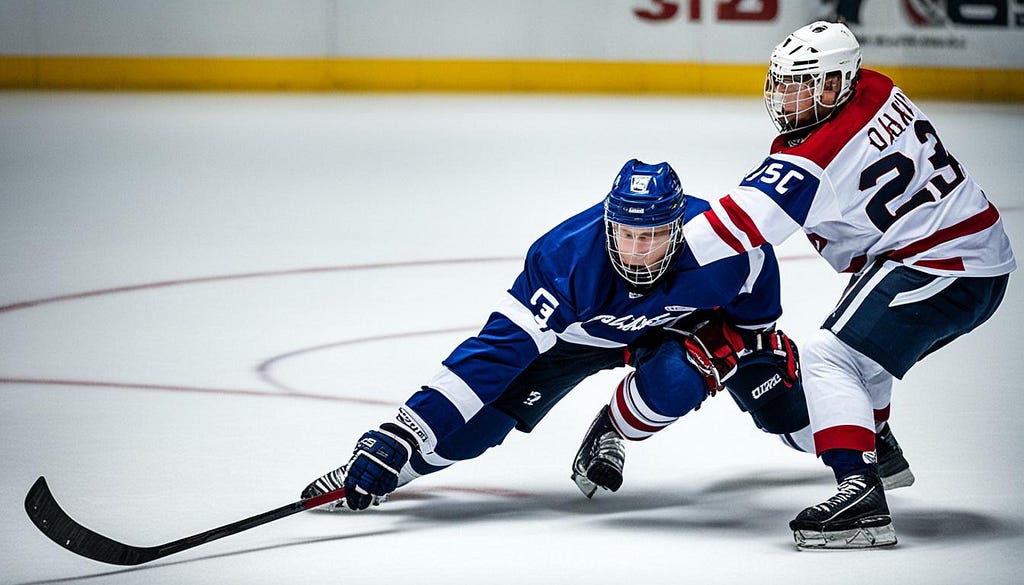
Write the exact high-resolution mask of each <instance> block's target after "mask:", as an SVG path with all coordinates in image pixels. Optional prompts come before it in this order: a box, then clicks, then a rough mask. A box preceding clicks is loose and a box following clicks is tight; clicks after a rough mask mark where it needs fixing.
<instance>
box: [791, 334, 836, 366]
mask: <svg viewBox="0 0 1024 585" xmlns="http://www.w3.org/2000/svg"><path fill="white" fill-rule="evenodd" d="M840 343H841V342H840V341H839V338H837V337H836V336H835V334H834V333H832V332H831V331H829V330H828V329H818V330H816V331H815V332H814V333H812V334H811V335H809V336H808V337H807V339H805V340H803V342H802V343H801V344H800V366H801V367H802V368H804V371H807V370H806V369H807V368H808V367H810V368H816V367H820V366H822V365H825V364H835V363H837V362H838V361H839V357H840V355H841V352H839V351H838V347H837V346H839V345H840Z"/></svg>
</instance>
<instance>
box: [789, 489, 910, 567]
mask: <svg viewBox="0 0 1024 585" xmlns="http://www.w3.org/2000/svg"><path fill="white" fill-rule="evenodd" d="M789 527H790V529H791V530H793V539H794V540H795V541H796V546H797V548H799V549H801V550H818V549H860V548H878V547H883V546H892V545H894V544H896V532H895V530H893V527H892V517H891V516H890V515H889V506H888V505H887V504H886V502H885V490H884V488H882V480H881V479H880V478H879V477H878V475H877V474H876V473H874V472H869V473H863V474H855V475H851V476H848V477H846V478H845V479H843V481H842V482H840V484H839V491H838V493H836V495H834V496H832V497H831V498H829V499H828V500H826V501H824V502H822V503H820V504H818V505H817V506H812V507H810V508H806V509H804V511H802V512H800V513H799V514H797V516H796V518H794V519H793V520H792V521H791V522H790V523H789Z"/></svg>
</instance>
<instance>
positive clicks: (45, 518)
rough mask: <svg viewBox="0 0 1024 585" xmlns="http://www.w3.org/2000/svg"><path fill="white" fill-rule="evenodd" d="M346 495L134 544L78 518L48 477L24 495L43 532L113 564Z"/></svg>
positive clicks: (159, 554) (150, 557)
mask: <svg viewBox="0 0 1024 585" xmlns="http://www.w3.org/2000/svg"><path fill="white" fill-rule="evenodd" d="M343 497H345V490H344V489H339V490H335V491H333V492H327V493H326V494H322V495H319V496H315V497H312V498H307V499H304V500H299V501H297V502H293V503H291V504H288V505H287V506H281V507H280V508H277V509H275V510H270V511H269V512H264V513H262V514H257V515H255V516H252V517H249V518H246V519H244V520H239V521H238V522H233V523H231V524H227V525H224V526H220V527H218V528H214V529H212V530H207V531H206V532H201V533H199V534H194V535H192V536H186V537H185V538H182V539H180V540H175V541H173V542H168V543H166V544H159V545H156V546H132V545H130V544H124V543H121V542H118V541H116V540H113V539H110V538H107V537H106V536H103V535H102V534H99V533H98V532H93V531H92V530H89V529H88V528H86V527H85V526H82V525H81V524H79V523H78V522H75V521H74V520H73V519H72V518H71V516H68V514H67V512H65V511H64V510H63V509H61V507H60V504H58V503H57V500H55V499H54V497H53V494H52V493H51V492H50V487H49V486H48V485H46V478H45V477H40V478H39V479H37V480H36V483H35V484H33V485H32V489H30V490H29V491H28V495H27V496H25V511H26V512H28V517H29V518H30V519H31V520H32V523H33V524H35V525H36V528H38V529H39V530H40V531H42V533H43V534H45V535H46V536H47V537H49V538H50V540H52V541H54V542H56V543H57V544H59V545H61V546H62V547H64V548H66V549H68V550H69V551H71V552H73V553H75V554H76V555H80V556H83V557H86V558H90V559H92V560H94V561H100V562H101V563H110V564H112V565H128V566H131V565H141V564H143V563H148V562H150V561H155V560H156V559H162V558H163V557H166V556H168V555H173V554H174V553H178V552H181V551H183V550H188V549H190V548H193V547H197V546H199V545H201V544H206V543H207V542H210V541H213V540H217V539H218V538H224V537H225V536H231V535H232V534H238V533H239V532H242V531H245V530H249V529H250V528H255V527H257V526H260V525H262V524H266V523H267V522H273V521H274V520H279V519H281V518H284V517H286V516H291V515H292V514H295V513H298V512H303V511H305V510H311V509H313V508H317V507H319V506H322V505H324V504H328V503H330V502H334V501H336V500H340V499H341V498H343Z"/></svg>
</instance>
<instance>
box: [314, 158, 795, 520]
mask: <svg viewBox="0 0 1024 585" xmlns="http://www.w3.org/2000/svg"><path fill="white" fill-rule="evenodd" d="M706 209H707V203H706V202H704V201H702V200H700V199H697V198H696V197H693V196H687V195H684V193H683V189H682V187H681V185H680V182H679V178H678V177H677V175H676V173H675V171H673V169H672V168H671V167H670V166H669V165H668V164H667V163H660V164H656V165H648V164H644V163H642V162H639V161H637V160H631V161H629V162H627V163H626V164H625V166H623V168H622V170H621V171H620V172H619V174H618V176H617V177H616V178H615V182H614V184H613V186H612V189H611V191H610V192H609V193H608V195H607V196H606V197H605V200H604V201H603V202H602V203H599V204H597V205H594V206H593V207H591V208H589V209H587V210H585V211H583V212H582V213H579V214H578V215H576V216H574V217H572V218H569V219H568V220H566V221H564V222H563V223H562V224H560V225H558V226H557V227H555V228H554V229H552V230H551V231H550V232H548V233H547V234H545V235H544V236H542V237H541V238H540V239H539V240H537V241H536V242H535V243H534V244H533V245H532V246H531V247H530V250H529V252H528V253H527V256H526V260H525V265H524V269H523V271H522V273H521V274H520V275H519V277H518V278H517V279H516V280H515V282H514V284H513V285H512V288H511V289H509V290H508V292H507V294H506V295H505V296H504V299H503V300H502V301H501V302H499V304H498V306H497V307H496V308H495V310H494V312H493V313H492V314H491V315H490V318H489V319H488V321H487V322H486V324H485V325H484V326H483V329H482V330H481V331H480V332H479V333H478V334H477V335H475V336H473V337H470V338H469V339H467V340H465V341H464V342H462V343H461V344H460V345H459V346H458V347H456V348H455V350H454V351H453V352H452V353H451V355H449V356H448V357H447V358H446V359H445V360H444V361H443V362H442V368H441V370H440V371H439V372H438V373H437V374H436V375H435V376H434V377H433V379H431V380H429V381H428V382H427V383H426V384H425V385H424V386H423V387H422V388H421V389H420V390H419V391H418V392H416V393H414V394H413V395H412V396H410V397H409V399H408V400H407V401H406V402H405V404H403V405H402V406H401V407H399V409H398V412H397V413H396V416H395V417H394V418H393V419H392V420H390V421H387V422H384V423H383V424H381V425H380V427H379V428H376V429H373V430H370V431H367V432H366V433H365V434H363V435H362V437H361V438H360V439H359V440H358V442H357V443H356V445H355V448H354V449H353V451H352V455H351V457H350V458H349V460H348V463H346V464H345V465H343V466H342V467H340V468H338V469H336V470H334V471H331V472H329V473H327V474H325V475H324V476H322V477H320V478H318V479H317V480H315V481H313V482H312V483H311V484H310V485H309V486H307V487H306V489H305V490H304V491H303V492H302V496H303V497H312V496H315V495H319V494H321V493H324V492H327V491H332V490H335V489H338V488H341V487H344V488H345V492H346V497H345V498H344V503H345V504H347V506H348V507H349V508H352V509H356V510H359V509H364V508H366V507H368V506H369V505H370V504H371V503H377V502H379V501H380V500H381V499H382V498H383V497H385V496H386V495H387V494H389V493H390V492H392V491H394V490H395V489H396V488H397V487H400V486H402V485H404V484H406V483H408V482H409V481H411V480H413V479H415V478H417V477H419V476H421V475H425V474H428V473H433V472H436V471H438V470H441V469H444V468H445V467H447V466H449V465H451V464H452V463H454V462H456V461H461V460H466V459H471V458H474V457H476V456H478V455H480V454H482V453H483V452H484V451H485V450H487V449H488V448H490V447H493V446H496V445H498V444H500V443H501V442H502V441H503V440H504V438H505V437H506V436H507V435H508V433H510V432H511V431H512V429H517V430H519V431H522V432H530V431H531V430H532V429H533V428H534V427H535V426H536V425H537V424H538V422H539V421H540V420H541V419H542V418H543V417H544V416H545V415H546V414H547V412H548V411H549V410H550V409H551V408H552V407H553V406H554V405H555V404H556V403H557V402H558V401H559V400H561V399H562V398H563V397H564V396H565V395H566V394H567V393H568V392H569V391H570V390H572V389H573V388H574V387H575V386H576V385H577V384H579V383H580V382H581V381H582V380H584V379H585V378H587V377H589V376H591V375H593V374H595V373H596V372H599V371H601V370H606V369H611V368H617V367H622V366H626V365H630V366H632V367H633V368H634V372H633V373H632V375H630V376H628V382H627V383H626V384H625V386H624V387H625V390H624V392H623V394H622V400H624V401H626V402H628V403H629V407H628V408H625V407H624V408H623V411H624V412H626V415H627V416H632V415H631V414H629V413H637V414H638V415H639V416H641V417H643V418H644V420H646V421H648V422H649V423H650V424H649V426H650V428H651V430H650V432H654V430H656V429H657V428H660V427H661V426H664V425H667V424H668V423H669V422H671V421H673V420H675V419H677V418H679V417H681V416H683V415H684V414H686V413H688V412H689V411H691V410H694V409H696V408H698V407H699V405H700V404H701V402H702V401H703V400H705V398H707V397H708V396H713V395H714V394H715V393H716V392H718V391H720V390H722V389H723V387H728V389H729V391H730V393H731V394H732V395H733V397H734V398H735V399H736V401H737V403H738V404H739V405H740V407H741V408H742V409H743V410H745V411H748V412H750V413H751V415H752V416H753V418H754V421H755V423H756V424H757V425H758V426H759V427H760V428H762V429H764V430H766V431H768V432H771V433H775V434H779V435H787V436H788V437H789V442H790V444H791V446H796V444H798V443H800V442H801V441H802V445H803V447H805V449H810V448H811V443H810V434H809V421H808V417H807V409H806V404H805V402H804V397H803V390H802V387H801V385H800V381H799V370H798V360H797V353H796V348H795V346H794V345H793V343H792V342H791V341H790V340H789V339H788V337H787V336H786V335H785V334H784V333H782V332H781V331H778V330H776V329H775V322H776V320H777V319H778V318H779V317H780V315H781V314H782V309H781V306H780V299H779V273H778V265H777V261H776V258H775V255H774V252H773V250H772V249H771V247H770V246H764V247H761V248H757V249H754V250H751V251H749V252H747V253H744V254H741V255H737V256H733V257H730V258H727V259H725V260H722V261H720V262H715V263H712V264H708V265H707V266H700V265H699V264H698V263H697V262H696V260H695V258H694V256H693V254H692V252H691V251H690V250H689V249H688V247H687V245H686V242H685V241H684V239H683V236H682V234H683V224H684V222H685V221H686V220H687V219H689V218H691V217H694V216H696V215H698V214H700V213H701V212H703V211H704V210H706ZM607 424H613V423H611V422H610V419H609V418H608V409H607V407H606V408H605V409H604V410H603V411H602V413H601V416H599V417H598V420H596V421H595V424H594V426H593V427H592V432H594V433H603V432H605V431H606V430H608V429H607V428H606V427H605V425H607ZM800 437H803V439H800ZM794 441H795V442H794ZM603 446H604V447H605V448H604V449H603V450H599V451H595V452H594V453H587V454H585V455H586V457H585V458H586V460H587V463H588V465H587V467H588V468H587V469H581V470H574V475H575V477H576V480H577V483H578V484H579V485H580V487H581V489H583V490H584V491H585V492H586V491H588V490H589V492H590V494H592V493H593V490H594V489H596V488H595V487H594V486H595V485H598V484H599V485H602V486H603V487H607V486H608V485H609V484H610V483H612V484H614V481H615V480H614V478H609V477H607V476H602V473H608V472H610V473H618V481H619V482H621V461H620V462H619V463H620V464H619V465H618V466H616V464H615V463H616V462H615V460H614V459H615V456H616V453H615V449H614V448H615V447H616V444H614V441H613V444H605V445H603ZM602 464H605V465H602ZM594 479H597V480H598V482H597V483H595V482H594V481H593V480H594ZM614 487H615V488H617V487H618V485H617V484H616V485H614ZM590 494H588V495H590ZM336 505H339V506H340V505H341V503H338V504H336Z"/></svg>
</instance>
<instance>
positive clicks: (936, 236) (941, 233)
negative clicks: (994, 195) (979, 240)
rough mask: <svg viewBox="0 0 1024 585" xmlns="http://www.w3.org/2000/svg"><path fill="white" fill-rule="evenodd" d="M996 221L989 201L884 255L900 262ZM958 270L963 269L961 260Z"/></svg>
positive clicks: (978, 230) (993, 223) (996, 214)
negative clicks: (923, 236)
mask: <svg viewBox="0 0 1024 585" xmlns="http://www.w3.org/2000/svg"><path fill="white" fill-rule="evenodd" d="M997 221H999V211H998V210H997V209H996V207H995V205H992V204H991V203H989V204H988V207H987V208H986V209H985V211H982V212H981V213H976V214H974V215H972V216H971V217H968V218H967V219H965V220H963V221H961V222H959V223H955V224H953V225H951V226H949V227H944V228H942V229H941V230H938V231H937V232H935V233H933V234H932V235H930V236H928V237H926V238H922V239H920V240H918V241H916V242H914V243H913V244H910V245H909V246H904V247H902V248H900V249H899V250H893V251H892V252H889V253H888V254H885V257H886V258H890V259H892V260H896V261H897V262H902V261H903V260H905V259H907V258H910V257H911V256H917V255H918V254H920V253H922V252H924V251H926V250H930V249H932V248H934V247H935V246H938V245H939V244H944V243H946V242H948V241H950V240H955V239H957V238H962V237H964V236H969V235H971V234H976V233H978V232H980V231H984V230H987V229H988V228H990V227H992V226H993V225H995V223H996V222H997ZM950 260H954V259H950ZM946 261H949V260H946ZM938 262H942V260H938ZM921 266H924V264H921ZM960 270H963V263H962V262H961V267H960Z"/></svg>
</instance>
